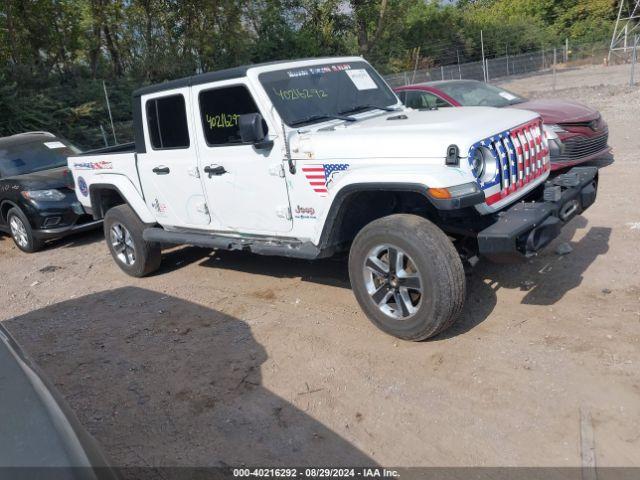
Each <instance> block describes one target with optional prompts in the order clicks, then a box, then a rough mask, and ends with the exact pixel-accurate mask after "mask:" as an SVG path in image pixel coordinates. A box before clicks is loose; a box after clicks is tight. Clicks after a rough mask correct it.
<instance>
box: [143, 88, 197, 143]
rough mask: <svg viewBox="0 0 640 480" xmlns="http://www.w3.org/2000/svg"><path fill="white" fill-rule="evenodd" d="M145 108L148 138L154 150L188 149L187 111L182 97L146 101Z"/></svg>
mask: <svg viewBox="0 0 640 480" xmlns="http://www.w3.org/2000/svg"><path fill="white" fill-rule="evenodd" d="M146 108H147V126H148V127H149V138H150V140H151V146H152V147H153V148H154V149H155V150H163V149H168V148H188V147H189V128H188V127H187V111H186V108H185V105H184V97H183V96H182V95H171V96H169V97H161V98H154V99H153V100H148V101H147V105H146Z"/></svg>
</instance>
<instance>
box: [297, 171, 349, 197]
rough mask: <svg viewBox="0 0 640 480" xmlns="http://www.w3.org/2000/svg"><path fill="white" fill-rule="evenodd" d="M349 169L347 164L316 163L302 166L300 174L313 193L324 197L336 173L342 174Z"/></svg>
mask: <svg viewBox="0 0 640 480" xmlns="http://www.w3.org/2000/svg"><path fill="white" fill-rule="evenodd" d="M348 168H349V164H348V163H318V164H307V165H303V166H302V173H304V176H305V177H306V179H307V181H308V182H309V185H311V188H312V189H313V191H314V192H316V193H317V194H318V195H320V196H321V197H326V196H327V194H328V193H329V191H328V190H327V187H328V185H329V183H331V182H332V181H333V176H334V175H335V173H336V172H344V171H345V170H347V169H348Z"/></svg>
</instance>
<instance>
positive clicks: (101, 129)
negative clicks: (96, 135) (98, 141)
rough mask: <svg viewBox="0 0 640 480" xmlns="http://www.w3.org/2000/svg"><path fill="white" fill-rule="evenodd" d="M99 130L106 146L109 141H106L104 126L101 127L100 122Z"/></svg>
mask: <svg viewBox="0 0 640 480" xmlns="http://www.w3.org/2000/svg"><path fill="white" fill-rule="evenodd" d="M100 132H101V133H102V140H104V146H105V147H108V146H109V142H108V141H107V134H106V132H105V131H104V128H103V127H102V124H100Z"/></svg>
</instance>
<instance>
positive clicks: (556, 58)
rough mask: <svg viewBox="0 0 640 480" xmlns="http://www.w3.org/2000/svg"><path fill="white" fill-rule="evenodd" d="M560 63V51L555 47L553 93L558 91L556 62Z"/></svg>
mask: <svg viewBox="0 0 640 480" xmlns="http://www.w3.org/2000/svg"><path fill="white" fill-rule="evenodd" d="M557 61H558V49H557V48H556V47H553V91H554V92H555V90H556V62H557Z"/></svg>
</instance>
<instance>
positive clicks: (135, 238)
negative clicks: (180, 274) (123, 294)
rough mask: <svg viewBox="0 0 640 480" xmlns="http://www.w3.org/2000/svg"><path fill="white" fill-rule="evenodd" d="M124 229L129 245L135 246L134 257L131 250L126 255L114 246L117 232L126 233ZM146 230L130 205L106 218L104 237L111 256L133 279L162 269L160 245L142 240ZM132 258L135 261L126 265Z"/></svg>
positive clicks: (119, 208)
mask: <svg viewBox="0 0 640 480" xmlns="http://www.w3.org/2000/svg"><path fill="white" fill-rule="evenodd" d="M123 228H124V230H126V232H128V234H129V239H130V241H129V244H132V246H133V252H134V255H133V257H131V256H130V253H131V250H127V251H126V252H125V253H123V252H122V251H116V248H118V247H116V245H114V242H115V241H116V239H117V238H119V237H117V236H116V234H115V232H117V231H120V232H123V233H124V231H123ZM145 228H146V225H145V224H144V223H142V222H141V221H140V219H139V218H138V216H137V215H136V214H135V212H134V211H133V210H132V209H131V207H130V206H129V205H118V206H117V207H113V208H111V209H110V210H109V211H107V214H106V215H105V216H104V237H105V239H106V241H107V246H108V247H109V251H110V252H111V256H112V257H113V259H114V261H115V262H116V264H117V265H118V266H119V267H120V268H121V269H122V271H123V272H125V273H127V274H128V275H131V276H132V277H144V276H146V275H149V274H150V273H153V272H155V271H156V270H158V268H160V262H161V261H162V251H161V248H160V244H158V243H155V242H147V241H145V240H144V239H143V238H142V232H143V231H144V229H145ZM114 229H115V230H114ZM120 246H121V245H120ZM119 255H120V256H119ZM122 255H124V256H125V258H126V259H125V260H123V258H122ZM131 258H133V260H132V261H131V262H130V263H126V262H127V261H128V260H131Z"/></svg>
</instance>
